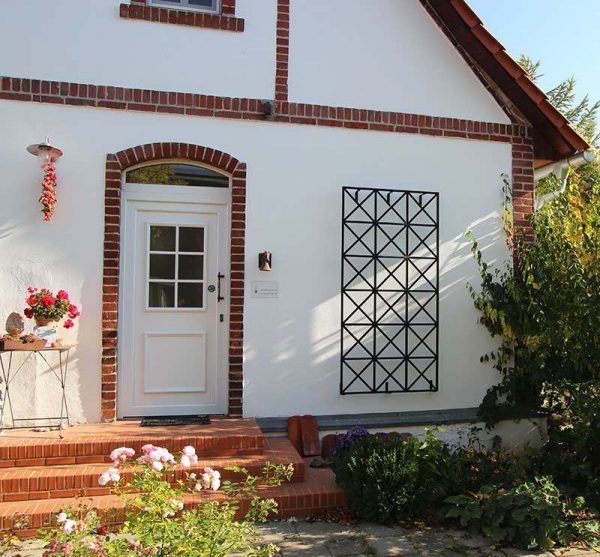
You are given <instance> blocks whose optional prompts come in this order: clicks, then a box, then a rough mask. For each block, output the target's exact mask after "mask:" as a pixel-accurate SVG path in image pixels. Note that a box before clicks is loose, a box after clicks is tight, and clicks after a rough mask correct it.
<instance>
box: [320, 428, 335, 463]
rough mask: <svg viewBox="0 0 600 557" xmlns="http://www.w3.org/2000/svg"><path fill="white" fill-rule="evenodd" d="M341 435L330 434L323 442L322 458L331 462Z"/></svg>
mask: <svg viewBox="0 0 600 557" xmlns="http://www.w3.org/2000/svg"><path fill="white" fill-rule="evenodd" d="M338 437H339V435H338V434H337V433H328V434H327V435H325V436H324V437H323V439H322V440H321V458H323V459H325V460H329V459H330V458H331V457H332V456H333V449H335V445H336V443H337V440H338Z"/></svg>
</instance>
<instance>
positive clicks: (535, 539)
mask: <svg viewBox="0 0 600 557" xmlns="http://www.w3.org/2000/svg"><path fill="white" fill-rule="evenodd" d="M446 503H447V504H448V505H449V507H450V508H449V510H448V512H447V514H446V516H447V517H448V518H453V519H457V520H458V521H459V524H460V526H462V527H463V528H468V529H469V530H470V531H471V532H473V533H477V534H483V535H484V536H486V537H489V538H491V539H493V540H494V541H495V542H503V543H510V544H514V545H516V546H518V547H521V548H525V549H549V548H551V547H553V546H554V545H562V546H566V545H569V544H571V543H572V542H574V541H586V542H588V543H590V544H595V543H597V541H598V523H597V522H596V521H593V520H589V521H588V520H585V519H583V515H582V513H583V507H584V504H585V502H584V501H583V500H582V499H579V500H577V502H576V504H575V505H573V506H570V505H569V504H568V503H567V502H566V501H565V500H564V498H563V497H562V496H561V493H560V491H559V490H558V488H557V487H556V486H555V485H554V483H553V482H552V479H551V478H549V477H545V476H542V477H536V478H535V479H534V480H533V481H532V482H522V483H519V484H517V485H515V486H514V487H513V488H511V489H499V488H498V487H497V486H483V487H482V488H481V489H480V490H479V491H478V492H477V493H468V494H463V495H456V496H452V497H448V498H447V499H446Z"/></svg>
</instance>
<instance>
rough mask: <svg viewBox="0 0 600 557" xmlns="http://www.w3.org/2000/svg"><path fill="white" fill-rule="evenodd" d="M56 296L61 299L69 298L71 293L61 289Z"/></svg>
mask: <svg viewBox="0 0 600 557" xmlns="http://www.w3.org/2000/svg"><path fill="white" fill-rule="evenodd" d="M56 297H57V298H58V299H59V300H68V299H69V295H68V294H67V293H66V292H65V291H64V290H59V291H58V292H57V293H56Z"/></svg>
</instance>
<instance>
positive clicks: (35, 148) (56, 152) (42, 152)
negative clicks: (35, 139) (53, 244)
mask: <svg viewBox="0 0 600 557" xmlns="http://www.w3.org/2000/svg"><path fill="white" fill-rule="evenodd" d="M27 152H28V153H31V154H32V155H35V156H36V157H37V158H38V161H39V162H40V166H41V167H42V168H43V169H44V179H43V181H42V195H40V199H39V201H40V203H41V204H42V214H43V215H44V220H45V221H46V222H50V221H51V220H52V217H53V216H54V211H55V209H56V172H55V169H54V161H56V160H57V159H59V158H60V157H62V154H63V153H62V151H61V150H60V149H59V148H58V147H54V146H52V145H50V140H49V139H48V138H47V137H46V139H45V140H44V142H43V143H34V144H33V145H29V147H27Z"/></svg>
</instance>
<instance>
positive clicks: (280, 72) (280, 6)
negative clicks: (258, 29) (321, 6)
mask: <svg viewBox="0 0 600 557" xmlns="http://www.w3.org/2000/svg"><path fill="white" fill-rule="evenodd" d="M289 58H290V0H277V39H276V55H275V64H276V66H275V100H276V101H282V102H287V100H288V78H289V72H290V67H289Z"/></svg>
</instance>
